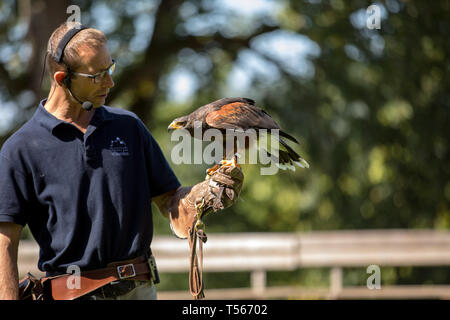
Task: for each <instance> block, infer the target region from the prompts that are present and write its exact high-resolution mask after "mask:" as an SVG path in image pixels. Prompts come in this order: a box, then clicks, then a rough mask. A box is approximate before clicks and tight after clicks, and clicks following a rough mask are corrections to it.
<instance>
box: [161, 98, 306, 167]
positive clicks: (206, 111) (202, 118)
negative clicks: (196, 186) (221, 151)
mask: <svg viewBox="0 0 450 320" xmlns="http://www.w3.org/2000/svg"><path fill="white" fill-rule="evenodd" d="M194 123H197V125H198V123H200V124H201V128H202V130H203V132H204V131H205V130H207V129H211V128H214V129H218V130H220V131H221V132H222V133H223V141H224V148H225V145H226V138H227V134H226V133H227V131H228V130H233V132H234V133H235V137H234V138H236V136H237V135H238V134H239V133H240V132H241V133H242V134H244V132H245V131H247V130H249V129H254V130H255V132H256V135H257V137H256V139H257V140H258V143H257V146H258V147H260V143H259V142H260V140H261V139H268V136H270V132H271V129H278V130H279V131H278V142H279V143H278V146H276V148H277V149H278V152H277V153H278V156H276V155H275V154H272V153H270V152H269V151H268V150H267V149H268V148H265V149H264V151H265V152H266V153H267V156H268V157H270V158H271V160H272V161H274V162H275V164H276V165H277V166H278V167H279V168H280V169H283V170H286V169H290V170H293V171H295V166H294V164H295V165H297V166H299V167H301V168H309V164H308V162H306V160H305V159H303V158H302V157H301V156H300V155H298V153H297V152H295V151H294V150H293V149H292V148H291V147H290V146H289V145H288V144H287V143H286V141H285V140H283V139H287V140H290V141H291V142H295V143H297V144H298V141H297V139H295V138H294V137H293V136H291V135H290V134H288V133H287V132H285V131H283V130H281V129H280V126H279V125H278V124H277V123H276V122H275V121H274V120H273V119H272V117H271V116H270V115H269V114H268V113H267V112H266V111H264V110H262V109H260V108H258V107H257V106H255V101H254V100H252V99H249V98H223V99H220V100H217V101H214V102H211V103H209V104H206V105H204V106H202V107H200V108H198V109H197V110H195V111H194V112H192V113H191V114H188V115H186V116H183V117H179V118H176V119H174V120H173V121H172V123H171V124H170V125H169V127H168V130H169V132H170V131H173V130H177V129H186V130H187V131H188V132H189V133H190V135H191V136H192V137H194ZM260 129H266V130H262V131H261V130H260ZM266 132H267V134H265V133H266ZM268 140H269V141H270V137H269V139H268ZM265 145H267V144H265ZM235 146H237V144H235ZM241 147H243V148H246V149H248V148H249V147H250V144H249V143H248V140H245V145H244V146H241ZM271 147H272V148H273V147H274V146H271ZM236 151H239V150H237V149H236V148H235V150H233V154H231V156H233V155H234V157H233V159H232V160H226V159H230V154H228V155H226V156H225V160H222V161H221V162H220V164H221V165H236V164H237V162H236V161H237V159H236V156H239V154H238V153H237V152H236ZM272 151H273V149H272ZM217 168H218V165H216V166H215V167H213V168H211V169H209V171H208V173H210V172H211V171H215V170H216V169H217Z"/></svg>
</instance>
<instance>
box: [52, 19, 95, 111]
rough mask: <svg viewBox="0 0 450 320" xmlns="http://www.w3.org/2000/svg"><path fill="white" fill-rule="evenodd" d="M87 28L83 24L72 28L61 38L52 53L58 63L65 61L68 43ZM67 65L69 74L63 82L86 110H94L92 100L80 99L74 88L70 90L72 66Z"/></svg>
mask: <svg viewBox="0 0 450 320" xmlns="http://www.w3.org/2000/svg"><path fill="white" fill-rule="evenodd" d="M83 29H86V27H85V26H83V25H81V24H80V25H78V26H76V27H74V28H72V29H70V30H69V31H67V33H66V34H65V35H64V36H63V38H62V39H61V41H60V42H59V44H58V48H57V49H56V52H55V53H52V57H53V59H54V60H55V61H56V62H58V63H63V64H65V63H64V61H63V56H64V49H65V47H66V46H67V44H68V43H69V41H70V39H72V38H73V37H74V36H75V35H76V34H77V33H78V32H80V31H81V30H83ZM66 67H67V73H68V75H67V76H66V77H65V78H64V79H63V81H62V82H63V83H64V85H65V86H66V87H67V89H68V90H69V92H70V95H71V96H72V97H73V98H74V99H75V100H77V102H78V103H79V104H81V107H82V108H83V109H84V110H86V111H90V110H92V107H93V106H94V105H93V103H92V102H90V101H84V102H82V101H81V100H80V99H78V98H77V97H76V96H75V95H74V94H73V93H72V90H70V83H71V79H70V68H69V66H68V65H66Z"/></svg>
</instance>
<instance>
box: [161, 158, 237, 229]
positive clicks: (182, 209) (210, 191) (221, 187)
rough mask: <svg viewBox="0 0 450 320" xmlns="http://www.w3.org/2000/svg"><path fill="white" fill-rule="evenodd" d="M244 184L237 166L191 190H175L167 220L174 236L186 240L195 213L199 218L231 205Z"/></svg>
mask: <svg viewBox="0 0 450 320" xmlns="http://www.w3.org/2000/svg"><path fill="white" fill-rule="evenodd" d="M243 182H244V174H243V173H242V170H241V169H240V167H236V166H222V167H220V168H219V169H218V170H216V171H215V172H214V173H212V174H211V176H209V175H208V176H207V177H206V179H205V180H204V181H202V182H200V183H197V184H196V185H194V186H192V187H180V188H178V189H177V190H176V192H175V194H174V195H173V196H172V197H171V198H172V201H171V204H170V206H169V219H170V221H171V225H172V230H173V232H174V233H175V235H177V236H178V237H180V238H186V237H187V235H188V229H189V228H190V227H191V226H192V224H193V222H194V220H195V217H196V214H199V215H200V217H202V216H205V215H207V214H210V213H211V212H216V211H218V210H221V209H225V208H228V207H230V206H231V205H233V204H234V203H235V202H236V201H237V199H238V197H239V194H240V192H241V189H242V184H243ZM158 207H160V206H158ZM160 208H161V207H160Z"/></svg>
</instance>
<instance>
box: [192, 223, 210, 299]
mask: <svg viewBox="0 0 450 320" xmlns="http://www.w3.org/2000/svg"><path fill="white" fill-rule="evenodd" d="M199 221H200V220H197V219H195V220H194V224H193V225H192V228H189V237H188V242H189V247H190V249H191V259H190V267H189V291H190V292H191V294H192V296H193V297H194V299H195V300H200V299H204V298H205V294H204V292H203V242H206V240H207V237H206V234H205V232H204V231H203V227H200V228H199V225H201V226H203V224H199V223H198V222H199ZM197 238H198V240H199V241H198V244H199V259H198V258H197ZM198 260H200V264H199V261H198Z"/></svg>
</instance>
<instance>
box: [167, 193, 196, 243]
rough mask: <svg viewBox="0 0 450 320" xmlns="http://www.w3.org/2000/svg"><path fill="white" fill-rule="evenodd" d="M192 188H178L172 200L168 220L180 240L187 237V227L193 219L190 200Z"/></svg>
mask: <svg viewBox="0 0 450 320" xmlns="http://www.w3.org/2000/svg"><path fill="white" fill-rule="evenodd" d="M192 188H193V187H180V188H178V190H177V191H176V192H175V194H174V195H173V198H172V202H171V207H170V210H169V219H170V224H171V226H172V231H173V232H174V233H175V235H176V236H178V237H180V238H187V237H188V230H189V227H191V226H192V224H193V222H194V219H195V213H196V209H195V204H194V203H192V200H190V199H189V198H190V193H191V192H192Z"/></svg>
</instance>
